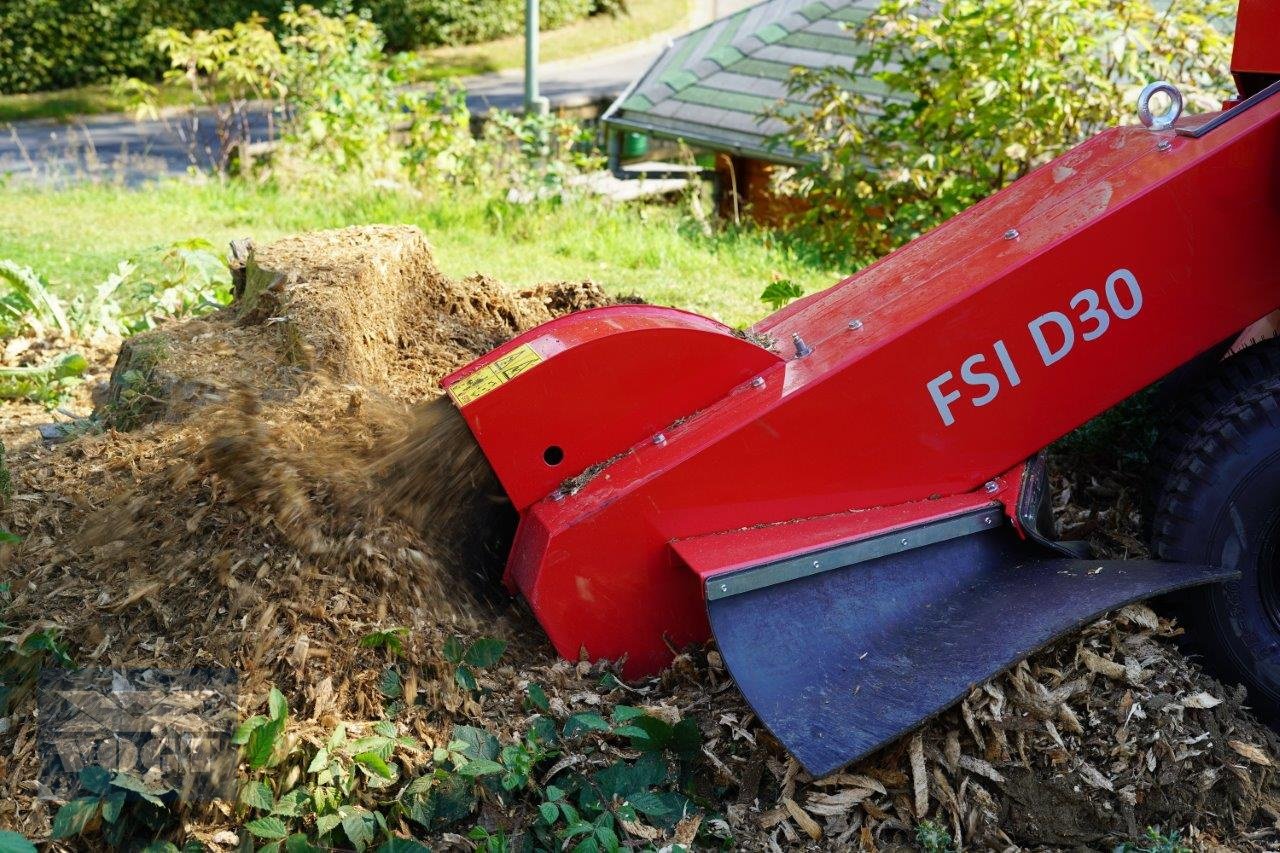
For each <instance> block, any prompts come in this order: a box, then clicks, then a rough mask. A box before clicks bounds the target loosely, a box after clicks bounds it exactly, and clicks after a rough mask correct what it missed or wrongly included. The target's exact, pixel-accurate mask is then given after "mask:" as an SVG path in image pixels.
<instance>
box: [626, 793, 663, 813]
mask: <svg viewBox="0 0 1280 853" xmlns="http://www.w3.org/2000/svg"><path fill="white" fill-rule="evenodd" d="M627 802H629V803H631V805H632V806H634V807H635V810H636V811H639V812H644V813H645V814H647V815H649V816H650V817H665V816H667V815H668V814H670V813H671V807H670V806H669V805H668V804H667V803H665V802H663V800H662V798H661V797H659V796H658V795H657V794H654V793H652V792H651V791H636V792H635V793H634V794H628V795H627Z"/></svg>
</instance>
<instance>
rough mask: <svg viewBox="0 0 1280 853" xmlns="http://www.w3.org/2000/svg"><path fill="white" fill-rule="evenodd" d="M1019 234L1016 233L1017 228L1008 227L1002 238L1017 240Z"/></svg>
mask: <svg viewBox="0 0 1280 853" xmlns="http://www.w3.org/2000/svg"><path fill="white" fill-rule="evenodd" d="M1019 236H1021V235H1019V234H1018V229H1017V228H1010V229H1009V230H1008V231H1006V232H1004V238H1005V239H1006V240H1017V239H1018V237H1019Z"/></svg>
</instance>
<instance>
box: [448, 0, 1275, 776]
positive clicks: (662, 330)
mask: <svg viewBox="0 0 1280 853" xmlns="http://www.w3.org/2000/svg"><path fill="white" fill-rule="evenodd" d="M1233 71H1234V72H1235V76H1236V80H1237V82H1238V85H1239V89H1240V95H1239V98H1238V99H1236V100H1233V101H1231V102H1228V103H1227V104H1226V108H1225V110H1224V111H1222V112H1218V113H1212V114H1208V115H1200V116H1193V117H1179V116H1178V115H1177V113H1179V112H1180V106H1181V99H1180V97H1178V96H1177V93H1176V90H1175V89H1174V88H1173V87H1172V86H1169V85H1168V84H1153V87H1154V88H1153V87H1148V91H1147V92H1145V93H1144V97H1143V99H1142V103H1141V108H1140V114H1141V116H1142V118H1143V120H1144V123H1145V124H1146V126H1138V125H1135V126H1131V127H1118V128H1115V129H1112V130H1108V131H1106V132H1104V133H1102V134H1100V135H1098V136H1096V137H1094V138H1093V139H1090V140H1088V141H1087V142H1085V143H1084V144H1082V145H1080V146H1079V147H1077V148H1075V149H1074V150H1072V151H1070V152H1068V153H1067V154H1065V155H1063V156H1062V157H1060V158H1058V159H1057V160H1055V161H1053V162H1052V163H1049V164H1047V165H1045V166H1043V167H1042V168H1040V169H1038V170H1036V171H1035V172H1033V173H1031V174H1029V175H1027V176H1026V177H1024V178H1022V179H1021V180H1019V181H1017V182H1016V183H1014V184H1013V185H1012V186H1010V187H1008V188H1007V189H1005V190H1004V191H1002V192H1000V193H998V194H997V195H995V196H993V197H991V198H989V199H987V200H986V201H984V202H982V203H981V204H978V205H976V206H975V207H973V208H972V209H970V210H968V211H966V212H964V213H963V214H961V215H959V216H957V217H955V218H954V219H952V220H951V221H949V222H947V223H946V224H944V225H942V226H941V227H939V228H937V229H936V230H934V231H932V232H931V233H929V234H926V235H924V236H923V237H921V238H919V239H917V240H915V241H914V242H912V243H911V244H909V245H908V246H906V247H904V248H903V249H901V250H899V251H897V252H895V253H894V254H892V255H890V256H888V257H886V258H884V259H883V260H881V261H880V262H879V263H876V264H875V265H873V266H871V267H869V268H867V269H865V270H863V271H861V272H860V273H858V274H857V275H854V276H851V277H850V278H848V279H846V280H844V281H842V282H840V283H838V284H836V285H835V286H833V287H831V288H830V289H828V290H825V291H823V292H821V293H817V294H814V295H812V296H809V297H807V298H804V299H802V300H799V301H797V302H795V303H793V304H792V305H790V306H788V307H786V308H784V309H783V310H781V311H778V312H777V313H775V314H773V315H772V316H770V317H767V318H765V319H764V320H762V321H761V322H759V323H757V324H756V325H755V326H754V327H752V328H751V329H750V330H749V333H748V334H747V335H741V334H735V333H734V331H733V330H731V329H729V328H728V327H726V326H724V325H722V324H721V323H718V322H716V321H714V320H710V319H707V318H705V317H700V316H697V315H694V314H690V313H687V312H684V311H679V310H674V309H669V308H660V307H653V306H647V305H618V306H613V307H607V308H599V309H593V310H588V311H583V312H580V313H576V314H572V315H569V316H566V317H563V318H560V319H557V320H554V321H552V322H549V323H547V324H545V325H543V326H541V327H538V328H536V329H534V330H532V331H530V332H528V333H526V334H524V335H521V336H520V337H518V338H516V339H515V340H513V341H511V342H510V343H508V344H506V345H504V346H502V347H500V348H499V349H497V350H495V351H494V352H492V353H490V354H489V355H487V356H485V357H483V358H481V359H479V360H477V361H476V362H474V363H472V364H471V365H469V366H467V367H466V368H464V369H462V370H460V371H458V372H457V373H455V374H453V375H452V376H450V377H448V378H446V379H445V380H444V386H445V388H446V390H447V391H448V394H449V397H450V399H451V401H452V404H453V405H454V406H456V407H457V409H458V411H460V412H461V415H462V418H463V419H464V420H465V421H466V424H467V426H468V427H469V428H470V432H471V434H472V435H473V436H474V438H475V440H476V441H477V442H478V443H479V446H480V448H481V450H482V451H483V455H484V458H485V459H486V460H487V461H488V463H489V465H490V466H491V467H492V470H493V473H494V474H496V476H497V478H498V480H499V481H500V482H501V485H502V488H503V490H504V491H505V493H506V496H507V497H508V498H509V499H510V502H511V505H512V507H513V508H514V510H515V511H516V513H517V514H518V516H519V522H518V527H517V530H516V533H515V537H514V542H513V544H512V547H511V550H510V554H509V557H508V559H507V563H506V574H505V580H506V584H507V586H508V587H509V589H510V590H511V591H512V592H514V593H518V594H519V595H521V596H523V597H524V598H525V599H526V600H527V601H528V603H529V605H530V606H531V607H532V609H533V612H534V613H535V614H536V615H537V618H538V620H539V621H540V622H541V624H542V626H543V627H544V629H545V630H546V632H547V635H548V636H549V637H550V639H551V641H552V642H553V643H554V644H555V647H556V649H557V650H558V651H559V652H560V654H562V655H564V656H566V657H570V658H577V657H578V656H579V654H581V653H583V651H584V650H585V654H586V655H587V656H589V657H590V658H591V659H601V658H608V659H620V658H621V659H625V663H624V672H625V673H626V674H627V675H629V676H639V675H643V674H647V673H652V672H655V671H657V670H658V669H660V668H661V667H663V666H664V665H665V664H666V663H667V662H669V661H670V659H671V657H672V650H673V649H678V648H680V647H682V646H684V645H686V644H689V643H696V642H701V641H704V640H706V639H707V638H708V637H710V636H714V637H715V639H716V641H717V643H718V644H719V648H720V651H721V653H722V654H723V656H724V659H725V662H726V664H727V665H728V668H729V670H730V672H731V673H732V674H733V676H734V678H735V679H736V681H737V683H738V685H739V686H740V687H741V689H742V692H743V693H744V694H745V696H746V697H747V699H748V700H749V701H750V703H751V705H752V706H753V707H754V708H755V710H756V711H757V712H758V713H759V715H760V717H761V719H762V720H763V721H764V722H765V723H766V724H767V725H768V726H769V728H770V729H771V730H772V731H773V732H774V734H776V735H777V737H778V738H779V740H781V741H782V743H783V744H784V745H785V746H786V747H787V748H788V749H789V750H790V751H791V752H792V753H793V754H794V755H795V756H796V757H797V758H798V759H799V760H800V761H801V762H802V763H803V764H804V766H805V767H806V769H808V770H809V771H810V772H811V773H813V774H814V775H819V774H823V773H826V772H828V771H831V770H834V769H836V768H838V767H840V766H842V765H844V764H846V763H848V762H850V761H852V760H854V759H856V758H858V757H861V756H863V755H865V754H867V753H868V752H870V751H872V750H874V749H875V748H877V747H878V746H880V745H882V744H885V743H886V742H888V741H890V740H891V739H893V738H895V737H897V736H899V735H901V734H903V733H904V732H906V731H907V730H909V729H910V728H912V727H914V726H916V725H918V724H919V723H920V722H922V721H923V720H925V719H927V718H928V717H930V716H931V715H933V714H935V713H938V712H939V711H941V710H943V709H945V708H946V707H948V706H949V705H951V704H952V703H954V702H955V701H957V700H958V699H960V698H961V697H963V696H964V695H965V694H966V693H967V692H968V691H969V690H970V689H971V688H972V687H974V686H975V685H977V684H979V683H981V682H983V681H984V680H986V679H988V678H990V677H991V676H993V675H995V674H996V673H998V672H999V671H1001V670H1002V669H1003V668H1005V667H1007V666H1009V665H1010V664H1012V663H1014V662H1016V661H1017V660H1019V659H1020V658H1022V657H1024V656H1025V655H1027V654H1029V653H1030V652H1031V651H1033V650H1035V649H1036V648H1038V647H1040V646H1042V645H1044V644H1046V643H1047V642H1049V641H1050V640H1052V639H1053V638H1054V637H1056V636H1057V635H1059V634H1061V633H1062V632H1064V631H1068V630H1070V629H1072V628H1075V627H1077V626H1079V625H1081V624H1082V623H1084V622H1086V621H1087V620H1090V619H1093V618H1095V617H1097V616H1099V615H1100V614H1102V613H1104V612H1106V611H1108V610H1111V609H1113V608H1116V607H1118V606H1121V605H1124V604H1126V603H1129V602H1133V601H1136V600H1139V599H1145V598H1148V597H1150V596H1154V595H1159V594H1163V593H1168V592H1171V591H1173V590H1177V589H1181V588H1184V587H1190V586H1195V585H1200V584H1208V585H1209V586H1205V587H1203V589H1202V590H1201V591H1200V592H1199V593H1197V595H1196V597H1195V599H1194V600H1193V602H1192V604H1193V605H1194V608H1198V609H1199V611H1200V612H1199V613H1198V615H1197V616H1196V618H1193V619H1192V620H1191V621H1192V623H1193V626H1195V624H1196V622H1197V620H1198V621H1199V622H1201V623H1203V624H1202V625H1199V627H1196V631H1198V632H1199V633H1198V634H1197V636H1198V637H1203V638H1204V639H1203V642H1204V644H1205V646H1206V647H1208V648H1209V649H1210V654H1211V657H1212V656H1216V657H1217V658H1218V659H1219V660H1221V661H1222V662H1223V665H1224V666H1226V667H1227V668H1228V669H1229V670H1230V671H1232V672H1234V673H1235V674H1237V675H1238V676H1239V678H1240V679H1241V680H1244V681H1245V682H1246V683H1248V684H1249V686H1250V688H1251V689H1252V690H1253V695H1254V697H1255V701H1256V702H1257V703H1258V704H1259V705H1261V706H1264V707H1265V706H1266V703H1267V701H1269V700H1268V697H1269V696H1270V697H1272V698H1277V697H1280V604H1278V605H1277V606H1274V607H1273V606H1272V605H1271V604H1270V603H1269V602H1268V601H1267V600H1266V599H1267V597H1268V595H1270V594H1272V593H1273V592H1274V591H1280V578H1272V577H1271V575H1273V574H1276V573H1280V548H1278V547H1276V546H1275V545H1274V544H1273V543H1272V540H1273V539H1275V540H1277V541H1278V542H1280V533H1277V531H1280V461H1277V460H1280V438H1278V436H1280V390H1278V389H1280V357H1277V358H1272V357H1271V355H1268V354H1267V353H1266V352H1264V353H1263V355H1266V356H1267V357H1266V358H1263V357H1261V356H1260V355H1259V354H1258V353H1257V352H1254V351H1255V350H1259V351H1262V350H1266V351H1268V352H1269V351H1275V350H1276V347H1275V346H1274V345H1272V344H1271V343H1270V342H1264V343H1262V344H1258V345H1257V346H1256V347H1247V348H1244V347H1243V343H1244V342H1247V341H1253V340H1255V339H1257V338H1259V337H1265V336H1266V334H1268V333H1267V332H1265V331H1263V330H1265V329H1267V328H1269V327H1268V326H1267V325H1266V320H1265V318H1267V317H1268V315H1270V314H1272V312H1274V311H1276V309H1277V308H1280V264H1277V262H1276V256H1275V254H1274V251H1273V250H1274V249H1275V246H1274V245H1273V244H1272V242H1271V241H1272V240H1276V239H1277V238H1280V4H1277V3H1275V2H1272V0H1243V2H1242V4H1241V9H1240V16H1239V22H1238V33H1237V37H1236V50H1235V58H1234V63H1233ZM1160 89H1163V90H1165V91H1166V93H1168V94H1170V100H1171V101H1172V102H1173V106H1172V107H1171V108H1170V110H1169V112H1167V113H1166V114H1165V115H1163V116H1156V117H1153V116H1152V115H1151V114H1150V111H1149V109H1148V103H1149V100H1148V98H1149V96H1150V95H1151V94H1152V92H1154V91H1158V90H1160ZM1260 323H1261V324H1262V325H1259V324H1260ZM762 343H763V344H765V345H762ZM1228 352H1231V353H1233V354H1232V355H1230V356H1226V355H1225V353H1228ZM1246 364H1247V365H1250V367H1249V370H1243V368H1242V367H1241V365H1246ZM1268 364H1274V365H1276V366H1277V368H1276V369H1275V370H1274V371H1272V372H1268V371H1267V370H1265V369H1261V368H1259V365H1263V367H1265V366H1266V365H1268ZM1184 366H1195V367H1197V370H1195V371H1190V370H1189V369H1187V370H1184V369H1183V368H1184ZM1191 373H1194V374H1195V375H1196V376H1198V377H1200V378H1199V379H1197V380H1195V382H1199V383H1201V385H1199V386H1195V387H1193V386H1194V382H1193V381H1192V380H1186V381H1185V382H1183V383H1182V384H1183V386H1185V387H1183V388H1182V389H1181V393H1182V395H1183V396H1182V397H1180V398H1179V399H1181V400H1182V401H1183V402H1182V403H1180V404H1179V405H1182V406H1183V407H1184V409H1183V411H1184V412H1185V411H1192V410H1195V411H1200V412H1201V414H1202V415H1203V420H1202V421H1199V422H1196V423H1194V424H1192V425H1191V427H1189V428H1188V429H1187V430H1185V431H1183V432H1181V433H1178V434H1177V436H1176V439H1177V441H1179V445H1178V446H1177V447H1175V448H1173V451H1172V455H1171V456H1170V459H1171V460H1174V461H1172V462H1171V470H1170V471H1169V472H1167V473H1168V474H1169V485H1168V486H1167V487H1166V491H1165V494H1164V496H1163V497H1162V498H1161V503H1160V511H1159V513H1158V515H1157V519H1156V522H1155V525H1156V528H1157V532H1156V538H1157V541H1156V546H1157V551H1156V552H1157V554H1158V555H1159V556H1161V557H1162V558H1165V559H1162V560H1159V561H1100V560H1093V559H1089V558H1088V554H1087V552H1086V551H1084V550H1082V549H1081V548H1079V547H1078V546H1074V545H1069V544H1064V543H1059V542H1056V541H1054V540H1053V538H1052V525H1051V523H1050V522H1049V520H1048V517H1047V507H1048V505H1049V501H1050V499H1051V497H1052V496H1051V495H1050V492H1049V484H1048V482H1047V480H1046V476H1045V473H1044V465H1043V462H1042V457H1043V453H1044V449H1045V448H1046V447H1047V446H1048V445H1049V444H1051V443H1052V442H1054V441H1055V440H1057V439H1058V438H1060V437H1061V436H1063V435H1065V434H1066V433H1068V432H1070V431H1071V430H1073V429H1074V428H1076V427H1078V426H1080V425H1081V424H1083V423H1084V422H1086V421H1087V420H1089V419H1090V418H1093V417H1094V416H1095V415H1097V414H1099V413H1101V412H1103V411H1104V410H1106V409H1108V408H1109V407H1111V406H1114V405H1116V404H1117V403H1119V402H1120V401H1122V400H1124V399H1125V398H1127V397H1129V396H1130V395H1132V394H1134V393H1135V392H1137V391H1139V390H1141V389H1143V388H1145V387H1147V386H1149V385H1151V384H1152V383H1155V382H1157V381H1158V380H1161V379H1163V378H1166V377H1170V376H1171V375H1174V378H1179V377H1184V376H1187V375H1189V374H1191ZM1224 377H1226V378H1225V379H1224ZM1268 383H1270V384H1268ZM1206 389H1208V390H1206ZM1224 389H1225V390H1224ZM1197 407H1198V408H1197ZM1233 407H1234V408H1233ZM1241 407H1244V414H1243V415H1241V414H1240V411H1241ZM1201 410H1203V411H1201ZM1232 412H1235V415H1232V414H1231V413H1232ZM1231 417H1235V418H1236V420H1235V421H1230V418H1231ZM1228 421H1230V423H1231V424H1233V425H1234V426H1231V428H1230V429H1228V428H1227V427H1224V426H1223V425H1222V424H1224V423H1227V422H1228ZM1179 518H1182V519H1183V520H1182V521H1179V520H1178V519H1179ZM1197 525H1198V527H1197ZM1188 530H1191V531H1192V534H1194V535H1192V534H1187V533H1186V531H1188ZM1180 531H1181V532H1180ZM1197 531H1198V532H1197ZM1268 549H1270V550H1268ZM1273 552H1274V553H1273ZM1268 584H1274V590H1272V591H1271V592H1269V590H1271V589H1272V588H1271V587H1270V586H1268ZM1275 600H1276V602H1277V603H1280V594H1277V595H1275ZM1214 650H1216V651H1214ZM1232 667H1234V669H1233V670H1232V669H1231V668H1232Z"/></svg>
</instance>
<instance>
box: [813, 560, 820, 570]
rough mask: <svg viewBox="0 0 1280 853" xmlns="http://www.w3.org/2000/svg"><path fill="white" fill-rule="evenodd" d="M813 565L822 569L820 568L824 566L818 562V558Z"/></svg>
mask: <svg viewBox="0 0 1280 853" xmlns="http://www.w3.org/2000/svg"><path fill="white" fill-rule="evenodd" d="M813 567H814V568H815V569H820V568H822V563H820V562H818V561H817V560H814V561H813Z"/></svg>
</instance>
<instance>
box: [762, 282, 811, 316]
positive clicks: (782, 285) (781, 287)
mask: <svg viewBox="0 0 1280 853" xmlns="http://www.w3.org/2000/svg"><path fill="white" fill-rule="evenodd" d="M801 296H804V288H802V287H800V286H799V285H798V284H796V283H794V282H792V281H788V280H787V279H781V280H779V281H775V282H771V283H770V284H769V286H768V287H766V288H765V289H764V293H761V294H760V301H761V302H764V303H765V304H767V305H769V306H770V307H771V308H773V309H774V310H777V309H779V308H781V307H783V306H784V305H786V304H787V303H788V302H790V301H791V300H793V299H799V298H800V297H801Z"/></svg>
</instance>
